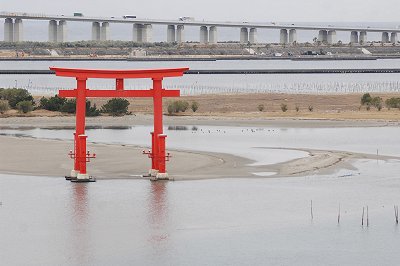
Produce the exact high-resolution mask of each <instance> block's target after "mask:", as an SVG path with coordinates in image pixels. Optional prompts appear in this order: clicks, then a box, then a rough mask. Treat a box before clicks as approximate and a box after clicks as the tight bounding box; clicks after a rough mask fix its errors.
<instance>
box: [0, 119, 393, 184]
mask: <svg viewBox="0 0 400 266" xmlns="http://www.w3.org/2000/svg"><path fill="white" fill-rule="evenodd" d="M164 120H165V125H166V126H168V125H183V126H184V125H186V126H189V127H190V126H195V125H211V126H242V127H246V126H249V127H250V126H255V127H257V126H262V127H280V128H284V127H287V128H289V127H292V128H293V127H299V128H300V127H301V128H307V127H310V128H315V127H327V128H331V127H380V126H398V123H397V122H389V121H385V120H354V121H346V120H319V119H287V118H286V119H262V118H252V119H247V118H246V119H245V118H240V117H239V118H238V117H236V118H226V117H225V118H223V117H198V116H194V117H189V116H183V117H165V118H164ZM152 122H153V117H152V116H151V115H132V116H124V117H94V118H88V119H87V125H88V127H93V128H96V127H103V128H113V127H115V128H118V127H130V126H136V125H151V124H152ZM74 126H75V117H73V116H56V117H9V118H1V119H0V129H1V128H3V129H4V128H18V129H21V130H23V129H29V128H37V127H40V128H74ZM72 146H73V143H72V142H70V141H63V140H41V139H33V138H26V137H13V136H0V147H1V151H2V152H1V153H0V173H9V174H22V175H35V176H64V175H66V174H68V173H69V171H70V170H71V167H72V160H71V159H69V158H68V156H67V153H68V151H69V150H71V149H72ZM89 148H90V149H91V150H92V151H93V152H95V153H97V154H98V157H97V158H96V159H94V160H93V161H92V162H91V163H89V165H88V171H89V172H90V174H91V175H94V176H96V177H97V178H99V179H113V178H114V179H115V178H128V179H135V178H142V177H141V175H143V174H145V173H146V172H147V171H148V169H149V168H150V160H149V159H148V158H147V157H146V156H144V155H142V150H143V149H144V148H146V149H147V148H148V147H137V146H129V145H109V144H97V143H96V144H94V143H91V144H90V145H89ZM299 150H301V151H304V152H307V153H308V156H307V157H304V158H300V159H296V160H293V161H289V162H282V163H279V164H275V165H265V166H250V165H251V164H252V163H253V162H252V161H251V160H248V159H245V158H241V157H237V156H233V155H229V154H218V153H207V152H194V151H183V150H178V151H176V150H175V151H171V152H172V154H173V158H172V159H171V161H170V162H169V163H168V172H169V173H170V175H171V176H173V178H174V179H175V180H191V179H210V178H233V177H257V176H260V175H258V174H257V173H263V172H267V173H275V174H273V175H268V176H269V177H281V176H304V175H310V174H329V173H334V172H336V171H337V170H339V169H352V170H354V168H353V166H352V164H351V162H352V161H354V160H357V159H376V157H375V156H373V155H366V154H355V153H349V152H342V151H323V150H309V149H299ZM380 159H381V160H386V159H399V158H396V157H383V156H380ZM261 176H262V175H261Z"/></svg>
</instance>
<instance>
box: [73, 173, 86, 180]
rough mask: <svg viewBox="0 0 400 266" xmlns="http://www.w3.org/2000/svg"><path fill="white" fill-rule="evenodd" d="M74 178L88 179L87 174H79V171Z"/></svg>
mask: <svg viewBox="0 0 400 266" xmlns="http://www.w3.org/2000/svg"><path fill="white" fill-rule="evenodd" d="M76 179H89V175H88V174H81V173H79V174H78V175H77V176H76Z"/></svg>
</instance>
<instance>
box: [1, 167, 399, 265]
mask: <svg viewBox="0 0 400 266" xmlns="http://www.w3.org/2000/svg"><path fill="white" fill-rule="evenodd" d="M357 168H358V169H359V172H360V174H355V175H353V176H346V177H338V175H337V174H336V175H331V176H324V177H319V176H313V177H304V178H279V179H221V180H204V181H190V182H168V183H164V182H155V183H154V182H149V181H145V180H131V181H130V180H112V181H111V180H104V181H103V180H102V181H99V182H96V183H90V184H73V183H69V182H66V181H64V180H63V179H62V178H45V177H24V176H4V175H3V176H0V192H1V194H0V201H1V202H2V205H1V206H0V218H1V220H0V221H1V223H0V224H1V227H0V233H1V236H2V237H1V238H0V246H1V254H2V263H4V264H5V265H110V264H112V265H166V264H167V265H266V264H269V265H294V264H296V265H355V264H357V265H393V264H396V263H397V261H398V260H399V259H400V254H399V252H398V245H399V244H400V240H399V236H400V232H399V228H398V226H396V225H395V219H394V211H393V205H394V204H399V202H400V196H399V193H398V189H399V186H400V179H399V178H398V176H397V173H398V171H399V170H400V169H399V165H398V163H397V162H396V163H393V162H386V163H384V162H380V161H378V162H375V161H360V162H358V163H357ZM346 173H347V172H346ZM311 200H312V201H313V217H314V218H313V219H311V214H310V213H311V210H310V206H311ZM339 204H340V206H341V219H340V224H339V225H338V223H337V216H338V209H339ZM363 206H368V208H369V227H366V226H364V227H362V226H361V213H362V207H363ZM22 254H23V255H22Z"/></svg>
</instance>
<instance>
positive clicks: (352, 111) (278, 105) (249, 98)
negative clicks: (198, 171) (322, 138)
mask: <svg viewBox="0 0 400 266" xmlns="http://www.w3.org/2000/svg"><path fill="white" fill-rule="evenodd" d="M361 96H362V95H361V94H337V95H309V94H278V93H262V94H235V95H221V94H216V95H198V96H184V97H181V98H179V100H184V101H188V102H189V103H192V102H194V101H196V102H197V103H198V104H199V109H198V110H197V111H196V112H195V113H194V112H193V111H192V110H190V108H189V110H187V111H186V112H185V113H179V114H177V115H178V116H195V117H199V118H200V117H225V118H243V119H246V118H251V119H274V118H277V119H326V120H384V121H399V120H400V110H398V109H391V110H389V109H387V108H383V109H382V110H381V111H378V110H377V109H375V108H371V109H370V110H369V111H368V110H367V109H366V107H364V106H361V105H360V99H361ZM373 96H374V97H375V96H379V97H382V99H383V101H385V100H386V99H388V98H391V97H400V95H399V94H373ZM39 99H40V97H36V101H38V100H39ZM90 100H91V101H92V103H96V105H97V106H102V105H103V104H105V103H106V102H107V101H108V99H99V98H97V99H90ZM174 100H178V98H176V99H173V98H172V99H171V98H169V99H168V100H165V101H164V106H163V108H164V112H165V113H167V107H168V104H169V103H170V102H171V101H174ZM129 101H130V106H129V111H131V112H132V113H134V114H152V113H153V103H152V100H151V99H144V98H137V99H129ZM259 105H263V107H264V110H263V111H259V109H258V108H259ZM282 105H286V106H287V109H288V110H287V111H286V112H283V111H282ZM296 107H297V108H298V111H297V110H296ZM310 109H312V111H310ZM18 115H20V114H18V113H17V112H16V111H12V110H11V111H8V112H7V113H6V114H3V115H0V117H1V116H2V117H6V116H18ZM60 115H63V114H61V113H57V112H48V111H45V110H37V111H34V112H32V113H31V114H28V115H27V116H60Z"/></svg>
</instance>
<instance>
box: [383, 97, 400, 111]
mask: <svg viewBox="0 0 400 266" xmlns="http://www.w3.org/2000/svg"><path fill="white" fill-rule="evenodd" d="M385 104H386V107H387V108H388V109H390V108H400V98H396V97H392V98H390V99H386V101H385Z"/></svg>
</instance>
